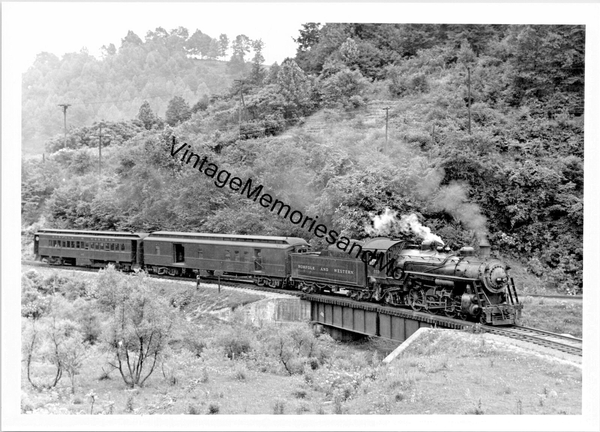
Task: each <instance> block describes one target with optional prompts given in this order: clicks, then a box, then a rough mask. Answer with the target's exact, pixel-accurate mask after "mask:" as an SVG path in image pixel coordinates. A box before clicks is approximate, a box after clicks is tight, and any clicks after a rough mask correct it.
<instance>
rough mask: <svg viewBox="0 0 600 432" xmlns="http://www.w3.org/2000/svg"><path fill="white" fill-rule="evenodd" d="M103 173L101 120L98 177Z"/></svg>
mask: <svg viewBox="0 0 600 432" xmlns="http://www.w3.org/2000/svg"><path fill="white" fill-rule="evenodd" d="M101 175H102V122H100V137H99V139H98V179H100V176H101Z"/></svg>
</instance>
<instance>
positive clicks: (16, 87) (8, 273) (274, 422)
mask: <svg viewBox="0 0 600 432" xmlns="http://www.w3.org/2000/svg"><path fill="white" fill-rule="evenodd" d="M310 21H317V22H321V23H324V22H391V23H407V22H420V23H481V24H483V23H498V24H586V28H587V34H586V38H587V39H586V95H585V124H586V129H585V161H584V162H585V163H584V170H585V185H586V191H585V216H584V217H585V226H584V232H585V242H584V247H585V256H584V285H585V288H584V289H585V292H586V301H585V302H584V315H585V330H584V335H586V338H585V339H584V361H585V363H584V371H585V375H584V386H585V387H586V391H585V392H584V403H583V408H584V416H577V417H573V416H557V417H554V416H540V417H538V418H536V419H535V420H532V419H527V416H503V417H502V418H501V420H492V421H491V422H490V420H489V418H487V417H485V416H470V417H464V416H452V417H447V416H428V417H423V416H402V417H396V416H381V417H371V416H360V417H359V416H300V417H298V418H293V417H290V416H252V417H248V416H235V417H228V416H202V418H200V417H198V416H152V418H149V417H148V416H146V417H144V418H139V417H137V416H102V417H111V418H104V419H102V420H103V422H101V423H99V422H98V420H99V418H98V417H100V416H94V418H93V421H91V419H90V417H88V416H47V417H43V419H38V418H34V417H32V416H22V415H20V414H19V411H20V410H19V401H20V398H19V392H20V381H19V359H20V356H19V352H20V347H19V328H20V325H19V319H20V317H19V288H18V287H19V268H20V265H19V256H20V254H19V253H18V247H19V246H18V245H20V229H19V227H20V215H19V208H20V205H19V203H20V193H21V192H20V187H19V179H20V176H21V173H20V163H19V160H20V157H21V155H20V146H19V143H20V137H21V131H20V127H21V92H20V88H21V74H22V73H23V72H24V71H25V70H26V69H27V68H28V67H29V66H30V65H31V64H32V62H33V60H34V59H35V55H36V54H37V53H39V52H42V51H48V52H52V53H54V54H56V55H58V56H61V55H63V54H64V53H66V52H74V51H79V50H80V49H81V48H82V47H87V49H88V51H89V52H90V53H91V54H93V55H97V54H98V52H99V51H98V50H99V48H100V47H101V46H102V45H108V44H110V43H114V44H115V45H116V46H117V47H119V46H120V43H121V39H122V38H123V37H124V36H125V35H126V34H127V31H128V30H133V31H134V32H135V33H136V34H137V35H138V36H139V37H140V38H142V40H143V39H144V37H145V35H146V32H147V31H148V30H154V29H155V28H156V27H159V26H160V27H163V28H165V29H166V30H171V29H173V28H176V27H179V26H183V27H186V28H187V29H188V30H189V31H190V33H193V32H194V31H195V30H196V29H197V28H198V29H200V30H202V31H203V32H204V33H207V34H209V35H210V36H212V37H218V35H219V34H220V33H226V34H227V35H228V36H229V38H230V39H232V38H234V37H235V36H236V35H238V34H242V33H243V34H245V35H246V36H248V37H250V38H252V39H259V38H260V39H262V40H263V42H265V48H264V53H263V55H264V57H265V59H266V63H267V64H271V63H273V62H275V61H277V62H281V61H282V60H283V59H284V58H285V57H288V56H294V54H295V51H296V45H295V43H294V42H293V41H292V40H291V38H292V37H297V36H298V30H299V29H300V25H301V24H302V23H305V22H310ZM599 53H600V5H598V4H597V3H596V2H588V3H584V4H576V3H567V2H564V3H559V2H549V3H542V2H537V3H522V2H521V3H497V4H496V3H485V4H482V3H474V2H467V3H449V2H445V3H420V4H410V3H398V2H386V3H317V2H315V3H281V2H280V3H274V2H270V3H175V4H173V3H158V2H157V3H125V4H123V3H116V2H114V3H113V2H110V3H109V2H106V3H15V2H10V3H6V2H4V3H2V147H1V150H2V170H1V175H2V194H1V198H2V219H1V222H2V225H1V228H2V232H1V236H0V238H1V239H2V243H1V246H2V254H1V258H2V263H1V264H2V271H1V277H2V285H1V286H2V303H1V304H2V314H1V317H2V337H1V340H2V416H0V417H1V418H2V425H1V426H2V427H1V428H2V429H11V430H39V429H42V430H43V429H46V430H100V429H117V430H139V429H141V430H143V429H149V430H173V429H175V430H179V429H181V430H184V429H186V430H201V429H205V430H236V429H246V430H265V431H266V430H302V429H305V428H309V429H313V430H348V431H350V430H403V429H408V430H434V429H440V430H464V431H467V430H488V429H499V430H528V429H530V430H533V429H535V430H548V431H550V430H598V424H599V423H598V420H599V412H598V410H597V402H598V400H597V399H594V398H592V394H591V393H590V392H589V390H591V389H596V391H597V388H598V384H599V383H598V364H600V359H599V358H598V321H599V316H600V315H599V314H598V309H600V304H599V302H598V299H599V296H598V289H597V288H598V287H597V283H594V281H597V280H598V277H597V272H594V270H596V269H597V268H598V263H599V262H600V259H599V255H598V252H599V250H600V247H599V244H600V229H599V225H598V223H597V222H598V219H600V217H599V215H600V211H599V208H600V205H599V204H600V200H598V195H597V187H598V186H599V183H600V182H599V181H598V180H599V173H600V170H598V169H597V167H596V161H597V160H598V153H599V151H598V148H599V146H598V142H600V140H599V137H600V133H599V128H600V124H599V122H598V121H597V120H598V117H599V114H600V110H599V105H600V86H599V82H598V78H599V77H600V64H599V61H598V60H599V57H598V54H599ZM274 169H275V168H274ZM592 194H594V195H592ZM588 329H590V330H592V332H590V331H588ZM7 341H9V342H10V343H11V345H10V347H9V348H8V349H7V345H6V344H5V342H7ZM590 344H592V345H590ZM590 348H591V349H590ZM467 372H468V373H477V371H467V370H466V373H467ZM538 390H539V391H541V390H540V389H538ZM594 394H595V395H597V393H594ZM490 397H497V396H496V395H493V394H492V395H490ZM183 417H194V418H191V419H189V418H186V419H184V418H183ZM209 417H210V418H209ZM315 417H316V418H315ZM340 417H343V419H341V418H340ZM284 418H286V419H287V421H285V422H283V419H284ZM186 420H187V421H186ZM223 420H226V421H225V422H223ZM342 420H343V421H342Z"/></svg>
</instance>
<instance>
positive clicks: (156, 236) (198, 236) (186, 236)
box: [147, 231, 308, 246]
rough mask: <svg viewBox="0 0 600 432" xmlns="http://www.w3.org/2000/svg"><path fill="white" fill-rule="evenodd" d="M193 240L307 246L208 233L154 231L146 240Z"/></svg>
mask: <svg viewBox="0 0 600 432" xmlns="http://www.w3.org/2000/svg"><path fill="white" fill-rule="evenodd" d="M161 239H162V240H166V239H169V240H174V239H177V240H179V241H182V240H187V241H188V242H189V240H193V241H203V242H212V244H221V243H224V242H229V243H236V244H238V243H239V244H244V245H246V246H248V243H252V244H254V243H261V244H269V245H274V244H282V245H292V246H294V245H308V243H307V242H306V240H304V239H303V238H299V237H277V236H254V235H243V234H209V233H186V232H176V231H156V232H153V233H151V234H150V235H149V236H148V237H147V240H161Z"/></svg>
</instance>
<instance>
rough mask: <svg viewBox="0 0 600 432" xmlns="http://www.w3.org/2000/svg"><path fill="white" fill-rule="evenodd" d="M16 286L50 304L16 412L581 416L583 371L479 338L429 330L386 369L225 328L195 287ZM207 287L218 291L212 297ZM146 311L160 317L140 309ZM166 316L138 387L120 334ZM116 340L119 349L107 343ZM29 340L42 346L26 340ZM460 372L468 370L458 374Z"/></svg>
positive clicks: (261, 326) (238, 320)
mask: <svg viewBox="0 0 600 432" xmlns="http://www.w3.org/2000/svg"><path fill="white" fill-rule="evenodd" d="M23 279H24V281H25V280H27V281H37V282H35V283H37V285H36V287H37V288H35V289H36V290H37V291H39V294H40V296H46V297H48V299H49V302H50V307H49V308H48V309H46V310H45V312H43V313H41V314H40V315H38V316H37V318H35V319H34V318H33V316H31V315H29V317H26V315H27V314H26V313H23V315H24V316H23V318H22V319H23V326H24V328H25V329H26V330H25V331H24V333H23V354H24V355H23V374H22V377H23V378H22V383H23V384H22V385H23V391H24V395H23V396H22V400H21V408H22V412H24V413H37V414H39V413H57V414H189V415H198V414H214V415H219V414H368V413H377V414H386V413H391V414H400V413H406V414H408V413H412V414H429V413H431V414H465V413H466V414H469V413H470V414H519V413H520V414H560V413H565V414H577V413H580V412H581V371H580V370H579V369H577V368H574V367H571V366H566V365H562V364H554V363H552V362H548V361H545V360H541V359H537V358H535V357H532V356H530V355H527V356H526V355H525V354H519V353H515V352H513V351H510V350H507V349H504V348H502V347H501V346H498V345H496V344H494V343H492V342H490V341H487V340H486V336H485V335H481V334H473V335H471V334H468V333H465V332H451V331H441V330H433V331H432V332H431V333H430V334H428V335H426V336H425V337H424V338H422V339H419V340H417V341H416V342H414V343H413V344H412V345H411V346H410V347H409V348H408V349H407V350H406V351H405V352H404V353H403V354H402V355H401V356H400V357H399V358H397V359H396V360H394V362H392V363H391V364H390V365H384V364H382V363H381V359H382V358H383V357H382V356H381V355H379V354H378V353H377V351H376V350H375V345H373V343H374V342H369V341H367V342H362V343H355V344H340V343H337V342H335V341H333V340H332V339H331V338H330V337H329V336H327V335H325V334H315V333H314V332H313V331H312V330H311V329H310V327H308V326H307V325H306V324H304V323H291V324H281V323H266V322H260V323H257V324H256V325H254V326H252V325H251V324H249V323H247V322H246V321H244V319H243V315H241V314H238V313H234V314H233V315H232V318H231V319H230V320H227V321H224V320H221V319H217V318H215V317H214V316H213V315H212V314H211V313H209V312H208V311H207V312H203V313H201V314H196V313H194V312H195V310H196V307H197V306H198V303H197V302H196V300H197V299H196V298H195V297H196V295H198V296H199V295H200V293H199V292H197V291H196V290H195V288H194V285H193V284H192V283H190V284H187V285H185V284H183V285H179V284H174V283H169V282H165V281H156V280H148V278H146V277H145V276H144V275H142V274H140V275H132V276H127V275H122V274H118V273H116V272H113V271H112V270H108V271H106V272H104V273H103V274H100V275H99V276H98V277H97V278H95V277H94V278H89V280H87V281H85V282H84V283H83V285H84V288H85V289H84V290H82V291H80V292H81V295H80V296H78V297H74V298H72V299H70V300H69V299H68V298H67V294H68V293H69V292H71V291H70V288H68V287H70V286H72V284H73V280H72V279H71V278H69V277H63V278H54V277H53V275H49V276H48V277H45V278H44V277H40V275H39V274H36V272H33V271H30V272H28V273H27V274H26V275H24V278H23ZM54 280H57V282H56V284H55V283H54ZM150 287H152V288H153V289H154V290H163V289H167V288H168V290H171V289H174V290H175V291H179V293H178V297H179V298H181V296H180V295H181V294H182V293H183V292H188V293H189V294H190V296H189V300H190V302H189V303H188V304H187V305H185V306H182V305H174V304H172V303H171V302H170V301H166V300H168V299H169V297H168V296H165V295H164V293H163V294H161V298H163V299H164V300H158V301H155V299H156V297H157V296H154V299H150V298H148V297H144V294H145V293H147V291H146V289H149V288H150ZM54 288H57V289H54ZM125 288H127V290H125ZM29 289H31V287H29ZM207 291H210V292H211V295H212V296H214V297H218V296H219V293H218V292H217V290H216V288H215V289H208V288H206V289H205V292H207ZM240 298H241V297H240ZM133 302H136V305H137V306H141V305H142V303H144V302H146V304H144V305H143V307H142V308H141V310H140V309H137V308H136V309H135V310H133V309H128V308H127V304H128V303H133ZM148 303H150V304H148ZM152 308H155V312H156V313H155V314H151V313H149V312H150V310H151V309H152ZM24 310H25V309H24ZM115 312H118V314H120V315H121V316H125V317H127V318H128V319H131V321H127V320H125V321H123V319H122V318H119V319H118V320H120V321H118V322H119V323H121V324H123V323H125V331H123V330H121V329H118V331H116V329H115V328H114V324H115V323H116V322H117V318H115ZM90 313H91V314H92V315H94V316H95V317H96V318H97V319H98V323H97V327H98V329H99V330H100V335H99V336H98V337H97V338H96V339H94V342H93V343H92V342H86V341H85V334H86V330H85V326H84V325H83V323H84V322H86V321H87V320H88V317H84V315H89V314H90ZM165 319H168V320H169V321H170V323H171V326H170V327H168V326H164V327H165V328H169V329H170V332H168V333H166V332H165V333H164V334H163V335H162V337H163V338H164V339H163V340H162V342H164V343H163V344H162V345H160V346H158V345H153V346H151V348H150V349H149V350H147V351H144V352H148V354H149V355H147V356H146V357H145V358H144V367H143V371H144V372H142V373H141V374H140V375H139V376H140V379H139V380H137V381H135V375H131V374H129V372H125V373H124V374H122V373H121V371H120V370H119V365H118V363H117V362H118V358H119V356H121V358H122V359H124V358H125V356H124V354H125V353H126V350H129V351H128V352H129V355H130V356H131V355H132V354H133V358H134V359H138V360H139V357H136V356H137V354H135V353H134V351H133V350H132V349H133V348H134V346H133V345H131V344H132V341H131V339H130V338H128V336H127V335H126V334H125V332H126V330H127V329H128V328H131V329H133V328H134V326H137V327H135V328H137V330H138V332H139V334H140V336H142V337H144V338H145V335H146V334H148V331H149V330H150V329H152V328H153V325H154V324H156V323H158V322H159V321H161V322H162V321H163V320H165ZM67 324H68V325H67ZM67 328H68V329H69V331H66V329H67ZM119 332H120V334H119V338H120V340H122V342H123V343H122V344H121V345H119V344H118V343H117V344H115V343H114V341H115V338H114V335H115V333H119ZM33 333H35V334H37V336H38V338H37V340H36V342H35V343H33V344H32V337H31V336H32V334H33ZM144 340H146V339H144ZM115 345H117V346H115ZM141 346H148V345H146V342H142V341H141V340H140V342H139V345H136V346H135V348H136V349H138V348H140V347H141ZM153 347H154V348H153ZM155 352H156V353H157V355H156V357H154V353H155ZM30 354H31V356H29V355H30ZM155 360H156V366H155V368H154V372H150V371H151V363H153V362H154V361H155ZM123 361H124V360H123ZM134 363H135V362H134ZM515 365H519V367H515ZM57 368H62V370H63V371H64V372H65V373H67V374H69V376H70V377H71V380H69V381H68V382H67V381H65V380H62V379H60V377H59V379H58V380H56V382H54V381H55V377H56V370H57ZM132 369H133V368H132ZM466 369H468V370H476V371H477V373H475V374H467V375H465V370H466ZM27 372H30V373H29V374H28V373H27ZM149 372H150V373H149ZM75 377H76V379H73V378H75ZM132 384H133V385H132ZM518 409H520V410H521V412H517V410H518Z"/></svg>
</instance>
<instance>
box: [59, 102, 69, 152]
mask: <svg viewBox="0 0 600 432" xmlns="http://www.w3.org/2000/svg"><path fill="white" fill-rule="evenodd" d="M58 106H59V107H63V113H64V115H65V148H67V108H69V107H70V106H71V104H58Z"/></svg>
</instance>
